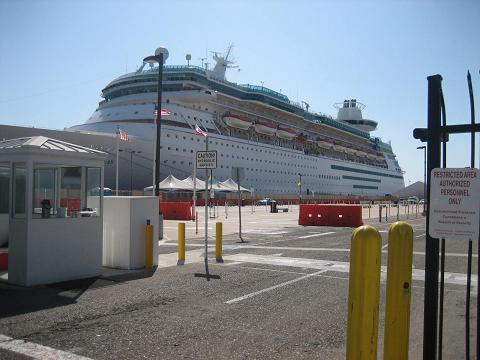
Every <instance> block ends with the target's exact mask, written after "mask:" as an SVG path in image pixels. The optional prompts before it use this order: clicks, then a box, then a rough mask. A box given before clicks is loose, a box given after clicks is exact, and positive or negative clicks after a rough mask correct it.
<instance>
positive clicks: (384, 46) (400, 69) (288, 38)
mask: <svg viewBox="0 0 480 360" xmlns="http://www.w3.org/2000/svg"><path fill="white" fill-rule="evenodd" d="M0 34H1V37H0V124H11V125H26V126H35V127H43V128H52V129H63V128H65V127H69V126H72V125H77V124H81V123H83V122H85V121H86V120H87V119H88V117H89V116H90V115H91V114H92V113H93V112H94V110H95V108H96V106H97V104H98V102H99V101H101V100H102V99H101V97H100V92H101V90H102V88H103V87H105V85H107V83H109V82H110V81H111V80H113V79H114V78H116V77H118V76H120V75H123V74H124V73H126V72H132V71H135V70H136V69H137V67H138V66H140V65H141V61H142V59H143V58H144V57H146V56H148V55H151V54H153V53H154V51H155V49H156V48H157V47H158V46H161V45H162V46H165V47H167V48H168V50H169V53H170V56H169V58H168V60H167V64H170V65H175V64H186V60H185V55H186V54H187V53H189V54H191V55H192V60H191V64H193V65H201V60H200V58H205V57H209V61H210V62H211V63H212V62H213V61H212V59H211V51H219V52H224V51H225V50H226V49H227V47H228V45H229V44H231V43H232V44H234V48H233V57H234V59H235V60H236V62H237V64H238V65H239V69H240V71H238V70H237V69H232V70H229V71H228V72H227V79H228V80H230V81H233V82H238V83H249V84H257V85H261V84H263V85H264V86H265V87H268V88H271V89H273V90H276V91H281V92H282V93H283V94H285V95H287V96H288V97H289V98H290V99H291V100H293V101H306V102H307V103H309V104H310V110H314V111H318V112H322V113H326V114H330V115H333V116H336V110H335V109H334V108H333V106H332V105H333V104H334V103H336V102H341V101H343V100H344V99H352V98H355V99H357V100H358V101H360V102H362V103H364V104H365V105H366V108H365V110H364V112H363V116H364V118H368V119H373V120H376V121H378V123H379V126H378V130H377V131H375V132H373V133H372V134H373V135H374V136H379V137H381V138H382V140H384V141H386V142H388V141H391V144H392V147H393V150H394V152H395V153H396V155H397V158H398V161H399V163H400V166H401V167H402V168H403V170H404V171H405V184H406V185H409V184H410V183H413V182H415V181H423V174H424V167H423V150H418V149H417V146H420V145H422V144H421V143H420V142H419V141H418V140H415V139H414V138H413V135H412V133H413V129H414V128H417V127H426V124H427V76H429V75H434V74H441V75H442V77H443V91H444V94H445V101H446V111H447V120H448V123H450V124H459V123H467V122H470V105H469V100H468V87H467V80H466V75H467V70H470V72H471V73H472V80H473V88H474V95H475V98H476V99H477V102H478V104H477V109H478V108H480V96H479V95H480V74H479V70H480V47H479V43H478V34H480V1H477V0H456V1H454V0H452V1H446V0H443V1H442V0H437V1H433V0H432V1H427V0H417V1H413V0H412V1H387V0H385V1H373V0H364V1H360V0H357V1H340V0H338V1H320V0H319V1H314V0H310V1H307V0H296V1H281V0H278V1H272V0H256V1H233V0H231V1H227V0H223V1H208V0H204V1H187V0H184V1H182V0H180V1H160V0H156V1H153V0H152V1H145V0H137V1H122V0H116V1H113V0H108V1H101V0H96V1H93V0H82V1H80V0H77V1H72V0H62V1H54V0H31V1H27V0H23V1H22V0H15V1H14V0H1V1H0ZM0 138H1V134H0ZM479 145H480V138H479V137H478V136H477V151H476V156H477V159H476V166H477V167H479V165H478V164H479V158H480V151H478V149H479V148H480V146H479ZM447 154H448V156H447V166H448V167H464V166H469V164H470V155H469V154H470V137H469V135H454V136H451V138H450V142H449V144H448V150H447Z"/></svg>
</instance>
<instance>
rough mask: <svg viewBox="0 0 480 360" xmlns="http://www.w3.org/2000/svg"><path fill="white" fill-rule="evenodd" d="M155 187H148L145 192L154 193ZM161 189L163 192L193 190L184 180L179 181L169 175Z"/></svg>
mask: <svg viewBox="0 0 480 360" xmlns="http://www.w3.org/2000/svg"><path fill="white" fill-rule="evenodd" d="M154 188H155V186H153V185H152V186H148V187H146V188H144V189H143V190H144V191H152V190H153V189H154ZM159 188H160V190H162V191H165V190H169V191H182V190H183V191H191V190H193V188H190V185H189V184H188V183H186V182H185V181H183V180H180V179H177V178H176V177H175V176H173V175H171V174H170V175H168V176H167V177H166V178H165V179H164V180H163V181H161V182H160V184H159Z"/></svg>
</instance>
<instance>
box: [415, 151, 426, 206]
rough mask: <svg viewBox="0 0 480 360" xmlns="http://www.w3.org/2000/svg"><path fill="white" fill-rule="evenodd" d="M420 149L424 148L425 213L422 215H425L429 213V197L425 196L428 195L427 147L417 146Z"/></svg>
mask: <svg viewBox="0 0 480 360" xmlns="http://www.w3.org/2000/svg"><path fill="white" fill-rule="evenodd" d="M417 149H418V150H422V149H423V213H422V215H423V216H425V215H426V214H427V207H426V206H427V199H426V198H425V197H426V195H427V147H426V146H425V145H423V146H417Z"/></svg>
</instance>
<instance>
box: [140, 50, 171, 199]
mask: <svg viewBox="0 0 480 360" xmlns="http://www.w3.org/2000/svg"><path fill="white" fill-rule="evenodd" d="M167 58H168V50H167V49H166V48H165V47H162V46H161V47H159V48H158V49H157V50H155V55H151V56H147V57H146V58H145V59H143V62H144V63H147V64H155V63H156V64H158V86H157V120H156V123H157V136H156V139H155V196H159V195H160V187H159V184H160V136H161V122H160V120H161V118H162V77H163V64H164V63H165V61H166V60H167Z"/></svg>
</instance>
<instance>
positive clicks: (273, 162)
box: [162, 146, 314, 169]
mask: <svg viewBox="0 0 480 360" xmlns="http://www.w3.org/2000/svg"><path fill="white" fill-rule="evenodd" d="M162 148H163V147H162ZM167 150H170V151H174V150H173V148H172V147H170V146H168V147H167ZM175 151H180V149H179V148H175ZM183 152H187V149H185V148H184V149H183ZM190 153H192V154H193V149H190ZM220 157H226V158H230V155H228V154H226V155H224V154H220ZM231 158H232V159H235V156H234V155H231ZM236 158H237V159H238V160H240V159H241V160H247V161H256V162H264V160H262V159H260V160H259V159H254V158H248V157H247V158H245V157H244V156H238V155H237V156H236ZM182 163H183V162H182ZM267 163H268V164H277V165H289V166H293V167H301V168H305V169H313V168H314V166H308V165H297V164H295V163H282V162H280V161H272V160H265V164H267ZM222 167H223V166H222Z"/></svg>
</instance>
